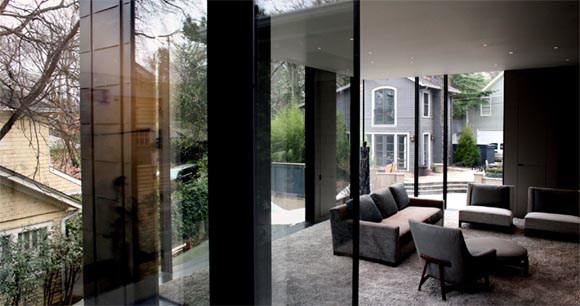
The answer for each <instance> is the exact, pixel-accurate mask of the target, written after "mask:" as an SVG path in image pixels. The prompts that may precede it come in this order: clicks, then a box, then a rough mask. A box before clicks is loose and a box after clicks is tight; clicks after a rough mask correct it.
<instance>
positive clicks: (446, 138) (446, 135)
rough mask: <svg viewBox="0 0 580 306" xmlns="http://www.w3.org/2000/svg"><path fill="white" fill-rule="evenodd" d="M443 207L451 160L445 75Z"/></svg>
mask: <svg viewBox="0 0 580 306" xmlns="http://www.w3.org/2000/svg"><path fill="white" fill-rule="evenodd" d="M443 120H444V121H443V201H444V203H443V209H447V164H448V162H449V161H448V160H449V157H448V156H449V152H448V151H449V77H448V75H444V76H443Z"/></svg>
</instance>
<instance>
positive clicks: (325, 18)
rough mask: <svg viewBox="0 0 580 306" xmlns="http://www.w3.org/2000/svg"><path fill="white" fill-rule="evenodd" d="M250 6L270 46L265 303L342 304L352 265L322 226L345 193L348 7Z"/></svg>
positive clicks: (347, 174) (271, 3) (265, 3)
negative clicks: (268, 295) (268, 286)
mask: <svg viewBox="0 0 580 306" xmlns="http://www.w3.org/2000/svg"><path fill="white" fill-rule="evenodd" d="M257 4H258V7H259V9H258V16H257V20H256V24H257V26H258V29H259V30H258V33H263V32H267V33H268V34H267V35H266V36H267V37H258V41H265V42H267V43H268V44H269V47H270V56H269V59H268V61H267V62H268V64H269V67H268V68H269V69H267V70H266V71H268V72H269V75H268V76H267V79H268V80H269V81H270V88H271V91H270V94H269V95H268V97H269V99H270V101H268V105H269V106H270V107H269V108H270V111H271V112H270V118H271V121H270V126H271V133H270V135H271V152H270V153H271V161H272V162H271V164H270V165H268V168H270V169H271V175H272V177H271V183H272V185H271V190H270V192H271V195H272V196H271V217H272V218H271V220H272V303H273V304H322V303H336V304H348V303H350V302H351V292H352V282H351V279H352V259H351V258H350V257H346V256H336V255H333V248H334V245H335V243H334V240H333V237H332V235H331V230H330V224H329V223H330V222H329V221H328V219H329V218H330V217H331V216H330V214H331V211H330V210H331V209H333V208H334V207H336V206H339V207H340V206H341V205H342V206H343V207H344V203H345V202H346V201H347V200H348V198H349V195H350V192H349V183H350V163H349V158H350V153H349V152H350V149H349V144H350V141H349V135H350V115H349V113H350V112H349V107H350V99H349V97H348V96H347V95H345V92H346V91H348V90H349V89H348V88H349V87H350V80H349V78H350V76H352V71H353V68H352V50H353V46H352V41H351V38H352V35H353V31H352V25H353V21H352V16H353V12H352V7H353V6H352V3H351V2H338V1H269V0H264V1H257ZM266 27H269V28H268V30H269V31H261V29H264V28H266ZM314 27H315V28H316V29H318V30H316V31H312V29H313V28H314ZM258 71H264V70H263V69H258ZM344 222H345V223H346V222H347V221H344ZM345 234H348V235H350V239H347V240H348V241H346V245H345V246H343V247H347V248H348V244H349V243H350V244H352V233H350V232H349V231H348V230H347V233H345ZM351 249H352V246H351ZM311 284H317V285H316V286H312V285H311Z"/></svg>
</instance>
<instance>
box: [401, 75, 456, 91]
mask: <svg viewBox="0 0 580 306" xmlns="http://www.w3.org/2000/svg"><path fill="white" fill-rule="evenodd" d="M407 79H408V80H410V81H411V82H413V83H415V79H414V78H412V77H408V78H407ZM419 86H425V87H427V88H434V89H443V88H442V86H441V85H439V84H436V83H435V82H432V81H430V80H427V79H425V78H419ZM447 88H449V92H452V93H457V94H458V93H461V91H460V90H459V89H457V88H455V87H453V86H451V85H448V87H447Z"/></svg>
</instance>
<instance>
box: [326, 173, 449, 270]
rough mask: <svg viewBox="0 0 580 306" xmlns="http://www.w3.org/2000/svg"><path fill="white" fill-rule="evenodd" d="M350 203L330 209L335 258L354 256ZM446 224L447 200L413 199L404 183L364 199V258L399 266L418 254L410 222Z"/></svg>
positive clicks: (361, 217) (361, 242)
mask: <svg viewBox="0 0 580 306" xmlns="http://www.w3.org/2000/svg"><path fill="white" fill-rule="evenodd" d="M350 203H351V202H350V201H349V203H347V204H343V205H340V206H337V207H334V208H332V209H330V225H331V231H332V247H333V251H334V254H335V255H341V256H352V224H353V219H352V210H351V209H350V206H349V205H350ZM411 219H413V220H417V221H420V222H424V223H430V224H439V225H443V201H442V200H429V199H419V198H409V197H408V196H407V192H406V191H405V187H404V186H403V184H396V185H393V186H390V187H389V188H385V189H382V190H380V191H377V192H374V193H372V194H371V195H364V196H361V197H360V220H361V221H360V236H359V237H360V252H359V256H360V258H361V259H365V260H369V261H374V262H379V263H384V264H387V265H392V266H396V265H398V264H399V263H400V261H401V260H402V259H403V258H404V257H405V256H406V255H408V254H410V253H412V252H414V250H415V244H414V242H413V237H412V236H411V230H410V226H409V220H411Z"/></svg>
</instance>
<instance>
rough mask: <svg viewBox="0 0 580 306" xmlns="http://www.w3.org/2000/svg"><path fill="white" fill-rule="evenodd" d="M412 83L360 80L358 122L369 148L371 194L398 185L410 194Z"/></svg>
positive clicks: (399, 79) (413, 126)
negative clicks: (362, 86)
mask: <svg viewBox="0 0 580 306" xmlns="http://www.w3.org/2000/svg"><path fill="white" fill-rule="evenodd" d="M414 84H415V83H414V79H413V78H392V79H389V78H384V79H375V80H370V79H368V80H364V94H363V95H361V97H362V101H361V109H362V108H363V107H364V111H361V121H364V134H365V137H364V140H365V141H366V142H367V147H368V148H369V156H370V158H369V178H370V191H371V192H374V191H378V190H380V189H383V188H387V187H388V186H390V185H392V184H397V183H401V184H404V185H405V188H406V189H407V192H408V193H409V194H410V195H412V193H413V182H414V175H413V173H414V172H413V171H414V160H413V158H414V151H413V150H414V145H415V139H414V137H412V135H414V130H415V125H414V122H415V120H414V118H415V114H414V112H413V110H414V105H415V100H414V90H415V89H414V88H415V87H414V86H415V85H414ZM361 128H362V122H361Z"/></svg>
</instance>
